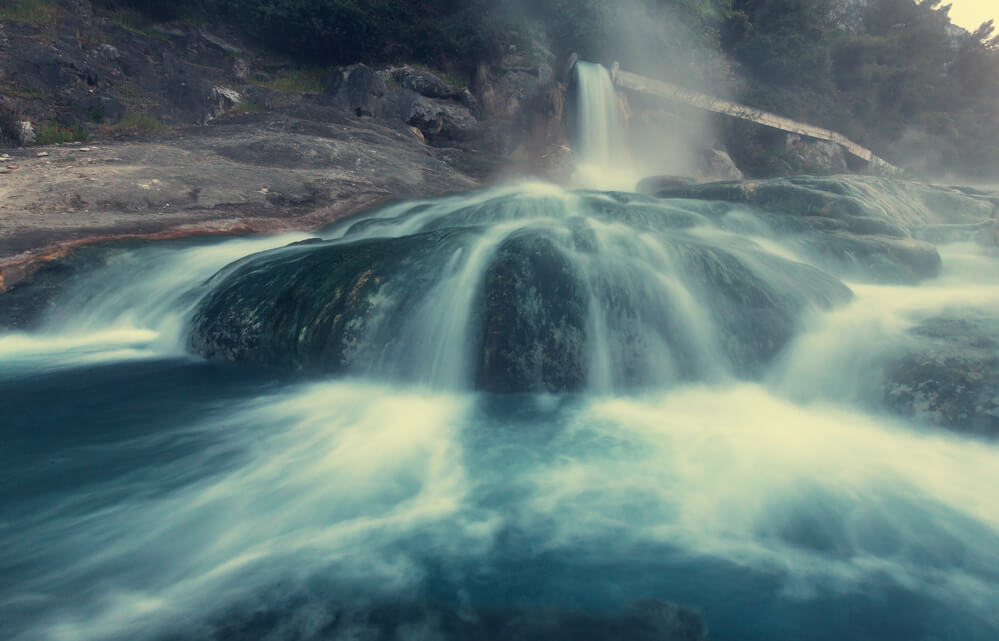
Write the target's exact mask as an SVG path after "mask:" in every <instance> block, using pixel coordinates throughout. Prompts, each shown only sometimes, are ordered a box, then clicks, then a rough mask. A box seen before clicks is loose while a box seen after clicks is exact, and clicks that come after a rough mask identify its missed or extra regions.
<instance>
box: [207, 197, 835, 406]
mask: <svg viewBox="0 0 999 641" xmlns="http://www.w3.org/2000/svg"><path fill="white" fill-rule="evenodd" d="M630 198H632V199H640V198H641V197H638V196H632V197H630ZM625 201H628V198H625ZM640 203H641V204H639V203H631V202H623V203H615V202H614V201H608V200H607V199H605V198H602V197H597V196H594V197H591V198H589V199H587V200H585V201H584V202H583V203H582V204H581V206H582V207H583V208H585V209H589V210H590V211H591V212H592V215H594V216H596V217H599V218H606V220H605V222H606V223H607V224H613V225H617V226H619V225H622V224H624V225H628V226H630V227H631V226H633V227H634V229H635V231H636V232H639V233H641V234H644V235H647V236H652V235H654V236H655V238H656V242H658V243H661V244H662V245H661V249H662V252H663V253H664V254H665V255H668V256H670V259H669V261H667V262H668V263H669V264H670V265H671V266H670V267H669V268H664V266H663V265H661V264H660V263H659V262H655V263H654V264H655V266H654V267H653V263H651V262H647V260H648V259H638V260H637V261H634V262H633V261H631V260H630V259H627V258H626V254H627V252H626V251H625V253H622V251H624V250H622V249H620V248H610V247H607V248H601V246H600V245H599V243H598V242H597V240H596V238H595V236H594V233H593V230H592V229H588V228H587V226H586V225H585V224H581V223H580V222H579V221H577V222H575V223H573V224H572V226H573V229H574V231H573V233H572V234H570V235H569V236H568V237H567V236H566V235H565V234H564V233H563V231H562V230H561V226H560V225H559V226H558V227H559V228H558V229H557V228H553V227H549V226H546V225H541V226H537V225H535V224H528V225H525V226H524V227H521V228H519V229H517V230H516V231H511V232H509V234H510V235H508V236H506V237H503V238H500V239H498V240H497V241H496V242H498V244H497V245H496V246H495V247H493V246H492V245H491V244H487V245H485V246H483V248H480V249H475V248H476V247H477V246H478V245H477V243H479V242H482V237H483V236H482V235H483V234H486V235H488V234H490V233H492V230H493V229H495V227H493V225H495V224H497V223H499V224H509V223H511V222H512V221H515V220H518V219H522V218H523V219H524V220H527V221H530V220H533V217H535V216H538V215H539V212H542V211H544V207H545V206H546V203H545V201H544V200H543V199H539V200H537V201H536V204H535V205H533V206H532V205H528V204H525V202H524V200H522V199H517V198H510V199H507V198H502V197H501V198H497V199H496V200H494V201H490V202H483V203H474V204H470V205H466V206H461V207H459V206H456V208H455V209H454V210H453V211H452V212H451V213H449V214H446V215H443V216H439V217H438V216H432V217H430V218H427V219H425V220H423V221H422V222H421V223H420V224H419V226H416V227H413V226H411V224H410V223H409V222H408V221H410V220H411V217H418V216H419V215H420V213H421V212H422V211H423V210H424V207H425V206H421V205H414V206H413V207H412V208H411V209H409V210H408V211H404V212H402V213H398V212H397V213H395V214H394V215H393V216H392V217H388V218H379V217H377V216H376V217H372V218H366V219H362V220H360V221H358V222H356V223H354V224H353V225H352V226H351V227H350V228H349V229H348V230H347V233H346V236H345V237H344V239H343V240H335V241H329V242H319V243H314V244H309V245H296V246H291V247H287V248H284V249H280V250H275V251H271V252H266V253H264V254H260V255H257V256H252V257H248V258H247V259H245V260H244V261H241V262H240V263H237V264H234V265H232V266H231V267H229V268H227V269H226V270H223V272H222V273H220V275H219V276H218V277H217V279H216V282H215V283H214V284H213V285H212V288H211V293H210V294H208V295H207V296H206V297H205V298H204V299H203V300H202V302H201V304H200V306H199V308H198V310H197V313H196V314H195V317H194V322H193V331H192V337H191V345H192V347H193V348H194V350H195V351H196V352H198V353H199V354H202V355H204V356H207V357H209V358H216V359H222V360H230V361H244V362H254V363H261V364H269V365H278V366H283V367H288V368H293V369H298V370H303V371H307V372H316V373H340V372H354V373H362V374H377V375H388V376H400V377H403V378H416V379H418V380H426V376H425V374H426V372H427V371H428V370H429V369H430V368H431V363H430V362H429V361H431V360H434V359H437V358H438V355H439V354H440V353H444V351H446V352H447V354H448V358H449V359H451V360H455V359H467V361H468V365H467V366H468V368H469V369H470V370H471V371H469V372H468V375H469V376H470V377H471V380H472V381H474V384H475V385H476V386H477V387H478V388H480V389H484V390H488V391H493V392H539V391H546V392H566V391H578V390H581V389H583V388H584V387H585V386H586V385H587V384H588V383H589V378H590V376H591V374H593V371H592V361H591V358H592V355H593V352H592V350H593V349H594V345H596V344H601V345H605V346H606V350H607V358H606V360H607V367H608V368H609V369H610V370H611V372H610V373H609V374H608V375H609V376H610V377H611V378H612V379H613V384H614V385H615V386H620V387H625V388H627V387H641V386H645V385H650V384H657V385H669V384H670V383H671V382H676V381H683V380H703V379H705V378H707V377H710V376H715V375H718V374H720V373H723V372H724V373H730V374H734V375H737V376H746V377H751V376H756V375H758V374H760V373H761V371H762V368H763V367H765V366H766V364H767V363H769V362H770V361H772V360H773V359H774V357H775V356H776V355H777V354H778V353H779V352H780V350H781V349H782V348H783V347H784V346H785V345H786V344H787V343H788V342H789V341H790V340H791V338H792V337H793V336H794V334H795V333H796V331H797V330H798V323H799V319H800V318H801V316H802V314H803V312H805V311H806V310H809V309H827V308H829V307H832V306H834V305H838V304H841V303H843V302H845V301H847V300H849V299H850V298H851V297H852V294H851V292H850V290H849V289H848V288H846V287H845V286H844V285H843V284H842V283H840V282H839V281H838V280H836V279H835V278H832V277H830V276H828V275H826V274H824V273H822V272H820V271H818V270H816V269H814V268H812V267H808V266H806V265H803V264H801V263H796V262H792V261H788V260H784V259H782V258H778V257H776V256H773V255H768V254H765V253H763V252H760V251H758V249H756V248H754V247H753V246H752V245H747V246H745V247H741V248H736V247H727V246H724V245H714V244H712V243H711V242H705V241H702V240H700V239H698V238H696V237H694V236H690V235H688V234H687V233H685V230H686V229H688V228H689V227H690V225H691V224H692V221H691V220H690V217H691V214H690V213H689V212H683V211H681V210H674V209H673V208H670V207H662V206H656V204H655V203H654V202H653V201H649V200H641V201H640ZM524 217H526V218H524ZM418 220H419V219H418ZM403 223H405V227H404V229H405V230H406V231H405V234H404V235H402V236H395V234H394V233H393V232H397V231H398V230H397V229H395V226H396V225H400V224H403ZM383 227H388V228H389V233H388V234H384V233H382V232H379V229H381V228H383ZM358 235H361V236H371V237H370V238H368V239H366V240H356V241H351V240H350V239H351V238H354V237H356V236H358ZM382 236H387V237H382ZM486 237H488V236H486ZM489 242H492V241H489ZM642 247H643V246H642V245H641V244H638V245H635V246H634V247H632V250H634V251H635V252H636V253H638V254H641V253H642V252H643V251H644V250H643V249H642ZM470 252H473V253H475V255H477V256H478V257H477V258H475V260H474V262H473V263H471V265H472V267H468V266H461V267H460V269H461V270H465V269H473V270H475V271H472V272H467V273H466V272H464V271H462V272H461V274H462V276H461V280H460V281H457V280H452V279H453V278H456V277H454V276H449V275H448V274H450V273H451V270H452V269H455V268H456V267H454V265H456V263H454V261H455V260H457V259H458V257H459V256H461V257H465V256H469V255H471V254H470ZM481 252H487V253H485V254H482V253H481ZM469 260H471V259H469ZM591 261H596V262H595V263H592V266H591V267H585V265H589V264H591ZM457 265H460V263H457ZM598 265H599V267H598ZM663 269H666V271H667V272H668V273H663ZM478 270H481V271H478ZM468 279H471V280H468ZM663 279H666V280H668V281H670V282H671V283H674V284H673V285H664V284H663ZM457 282H461V283H463V284H462V285H461V290H460V292H458V291H457V290H452V289H449V288H450V287H456V286H457V285H453V284H450V283H457ZM442 287H444V289H441V288H442ZM457 300H461V301H462V302H460V303H456V302H455V301H457ZM455 304H458V305H461V307H460V308H459V309H452V308H451V306H452V305H455ZM692 307H693V308H696V311H695V310H692V309H691V308H692ZM594 314H596V315H598V316H600V317H601V318H602V320H601V321H599V323H598V324H597V325H595V324H594V322H595V321H594ZM691 314H694V315H695V316H696V320H694V319H693V318H692V316H691ZM452 317H453V318H456V319H459V320H457V321H455V322H458V323H460V327H451V326H450V325H449V326H448V327H450V329H449V330H448V332H449V334H448V336H444V337H441V336H438V335H437V334H435V333H434V331H432V330H431V329H430V328H431V327H432V326H436V325H438V324H440V323H443V322H444V320H442V319H450V318H452ZM449 322H450V321H449ZM598 325H599V326H598ZM703 325H711V326H712V329H711V330H710V332H709V333H710V334H711V335H712V338H709V339H706V340H702V339H698V338H696V336H698V335H700V334H701V333H702V332H703V331H705V330H704V327H703ZM466 335H467V343H468V344H467V345H463V346H460V347H456V348H453V349H452V347H448V346H449V345H452V343H451V340H452V339H455V340H457V339H461V340H466V339H464V338H461V336H466ZM454 349H457V350H458V351H457V352H455V351H454ZM664 361H669V362H670V365H668V366H666V367H665V368H664V363H663V362H664ZM372 368H374V369H372ZM667 370H668V372H667ZM601 371H603V370H601ZM600 375H602V374H600ZM434 380H435V382H436V379H434ZM465 380H468V379H466V378H462V381H461V383H455V382H454V381H450V380H448V381H446V382H445V381H441V382H443V383H444V384H452V383H454V384H463V383H464V381H465Z"/></svg>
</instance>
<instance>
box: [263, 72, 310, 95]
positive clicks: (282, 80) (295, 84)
mask: <svg viewBox="0 0 999 641" xmlns="http://www.w3.org/2000/svg"><path fill="white" fill-rule="evenodd" d="M325 73H326V70H325V69H323V68H322V67H298V68H295V69H282V70H281V71H279V72H278V73H277V75H275V76H274V77H273V78H270V79H268V80H262V81H258V82H255V83H254V84H258V85H260V86H261V87H268V88H270V89H273V90H275V91H282V92H285V93H322V90H323V76H324V75H325Z"/></svg>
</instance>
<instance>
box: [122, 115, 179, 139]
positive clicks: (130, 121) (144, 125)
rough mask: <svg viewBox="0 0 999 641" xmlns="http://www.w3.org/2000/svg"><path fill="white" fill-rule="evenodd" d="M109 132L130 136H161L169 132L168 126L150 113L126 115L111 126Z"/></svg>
mask: <svg viewBox="0 0 999 641" xmlns="http://www.w3.org/2000/svg"><path fill="white" fill-rule="evenodd" d="M110 128H111V130H112V131H115V132H118V133H131V134H141V135H148V134H162V133H166V132H168V131H170V126H169V125H167V124H166V123H165V122H163V121H162V120H160V119H159V118H157V117H156V116H154V115H153V114H151V113H147V112H141V113H127V114H125V116H124V117H123V118H122V119H121V120H119V121H118V122H116V123H115V124H113V125H111V127H110Z"/></svg>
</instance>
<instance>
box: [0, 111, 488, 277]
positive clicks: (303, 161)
mask: <svg viewBox="0 0 999 641" xmlns="http://www.w3.org/2000/svg"><path fill="white" fill-rule="evenodd" d="M3 163H4V164H5V165H9V166H10V167H11V169H8V170H7V171H8V172H9V173H7V174H5V175H3V176H0V203H2V204H0V270H2V271H0V288H2V286H3V285H6V286H10V285H11V284H12V283H13V282H15V281H17V280H18V279H19V278H21V277H22V276H23V275H24V273H25V271H26V269H28V267H29V266H30V265H31V263H32V262H33V261H34V260H36V259H37V258H39V257H44V256H50V255H53V254H58V253H60V252H62V251H63V250H64V249H65V248H66V247H68V246H72V245H74V244H80V243H84V242H92V241H94V240H97V239H107V238H121V237H151V238H155V237H170V236H178V235H189V234H203V233H238V232H263V231H277V230H281V229H288V228H295V229H308V228H314V227H318V226H320V225H322V224H324V223H328V222H330V221H332V220H335V219H337V218H339V217H341V216H344V215H347V214H350V213H352V212H354V211H356V210H358V209H360V208H363V207H366V206H369V205H371V204H373V203H375V202H378V201H380V200H384V199H388V198H406V197H412V196H417V195H419V196H426V195H428V194H440V193H443V192H448V191H463V190H469V189H473V188H475V187H477V186H478V185H479V181H478V179H477V178H475V177H473V176H472V175H470V174H471V173H475V172H474V171H469V169H470V168H473V169H474V167H473V161H470V160H469V159H467V158H466V154H464V153H463V152H460V151H458V150H454V149H439V148H434V147H428V146H427V145H425V144H424V143H423V142H422V141H421V140H419V139H418V137H417V136H416V135H414V133H413V132H412V131H410V130H409V129H408V128H407V127H405V126H403V125H399V126H392V125H390V124H387V123H383V122H376V121H374V120H371V119H366V118H356V117H352V116H351V115H349V114H348V113H346V112H344V111H343V110H341V109H337V108H335V107H328V106H322V105H309V104H298V105H289V106H287V107H283V108H281V109H278V110H276V111H273V112H270V113H262V114H247V115H243V116H238V117H234V118H229V119H226V120H224V121H218V122H215V123H212V124H211V125H209V126H205V127H196V128H190V129H187V130H184V131H183V132H180V133H177V134H173V135H170V136H167V137H165V138H162V139H160V140H156V141H151V142H107V143H98V144H93V145H83V144H79V145H61V146H55V147H49V148H46V149H44V150H42V151H39V150H38V149H31V150H28V149H22V150H13V151H11V152H9V154H8V158H7V159H6V160H4V161H3Z"/></svg>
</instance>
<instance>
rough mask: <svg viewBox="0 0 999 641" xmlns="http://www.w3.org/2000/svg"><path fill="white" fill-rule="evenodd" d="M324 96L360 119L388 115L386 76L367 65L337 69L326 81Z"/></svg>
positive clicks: (327, 76) (324, 83)
mask: <svg viewBox="0 0 999 641" xmlns="http://www.w3.org/2000/svg"><path fill="white" fill-rule="evenodd" d="M323 94H324V96H325V97H326V98H327V100H328V101H331V102H333V103H334V104H337V105H339V106H341V107H343V108H345V109H347V110H349V111H350V112H351V113H352V114H354V115H355V116H358V117H366V118H373V117H377V116H381V115H383V114H385V113H386V111H387V108H386V104H385V103H386V100H385V98H386V95H387V94H388V88H387V87H386V85H385V81H384V80H383V79H382V77H381V76H380V75H379V74H378V73H376V72H375V71H374V70H372V69H371V68H370V67H368V66H367V65H364V64H356V65H352V66H350V67H345V68H343V69H334V70H333V71H331V72H330V73H328V74H327V75H326V78H325V79H324V81H323Z"/></svg>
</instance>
